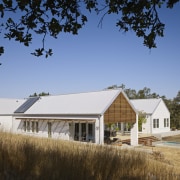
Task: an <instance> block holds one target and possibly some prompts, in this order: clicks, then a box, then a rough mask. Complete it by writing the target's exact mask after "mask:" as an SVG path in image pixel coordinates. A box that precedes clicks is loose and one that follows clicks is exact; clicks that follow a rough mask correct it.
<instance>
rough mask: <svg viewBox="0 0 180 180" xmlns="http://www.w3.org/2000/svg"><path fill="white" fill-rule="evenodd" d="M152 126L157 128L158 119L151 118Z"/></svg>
mask: <svg viewBox="0 0 180 180" xmlns="http://www.w3.org/2000/svg"><path fill="white" fill-rule="evenodd" d="M153 128H159V119H153Z"/></svg>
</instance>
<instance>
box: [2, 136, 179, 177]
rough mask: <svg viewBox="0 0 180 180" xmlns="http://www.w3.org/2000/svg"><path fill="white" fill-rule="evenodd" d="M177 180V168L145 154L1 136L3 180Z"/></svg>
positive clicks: (111, 148)
mask: <svg viewBox="0 0 180 180" xmlns="http://www.w3.org/2000/svg"><path fill="white" fill-rule="evenodd" d="M153 178H154V179H163V180H165V179H167V180H168V179H174V180H176V179H177V180H178V179H179V178H180V174H178V173H177V172H176V171H175V169H174V166H172V165H168V164H167V163H162V162H160V161H157V160H155V159H153V158H152V156H151V155H149V154H148V153H145V152H141V151H136V150H127V149H125V150H123V149H120V148H116V147H111V146H97V145H94V144H84V143H83V144H82V143H73V142H68V141H60V140H52V139H40V138H33V137H28V136H22V135H12V134H8V133H0V179H2V180H3V179H13V180H16V179H18V180H21V179H22V180H28V179H30V180H32V179H33V180H36V179H51V180H54V179H58V180H74V179H78V180H91V179H92V180H109V179H111V180H119V179H124V180H127V179H138V180H139V179H143V180H144V179H153Z"/></svg>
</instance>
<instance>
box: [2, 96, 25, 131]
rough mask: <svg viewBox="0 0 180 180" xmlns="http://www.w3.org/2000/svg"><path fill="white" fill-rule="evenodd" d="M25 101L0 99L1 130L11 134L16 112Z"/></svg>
mask: <svg viewBox="0 0 180 180" xmlns="http://www.w3.org/2000/svg"><path fill="white" fill-rule="evenodd" d="M24 102H25V100H22V99H6V98H0V130H1V131H7V132H10V131H11V130H12V121H13V114H14V111H15V110H16V109H17V108H18V107H19V106H21V105H22V104H23V103H24Z"/></svg>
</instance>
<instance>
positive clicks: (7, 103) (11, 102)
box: [0, 98, 26, 115]
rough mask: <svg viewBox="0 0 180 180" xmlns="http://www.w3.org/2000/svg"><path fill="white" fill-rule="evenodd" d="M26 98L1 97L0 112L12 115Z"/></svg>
mask: <svg viewBox="0 0 180 180" xmlns="http://www.w3.org/2000/svg"><path fill="white" fill-rule="evenodd" d="M25 101H26V100H25V99H6V98H0V114H1V115H2V114H3V115H11V114H13V113H14V111H15V110H16V109H17V108H18V107H19V106H21V105H22V104H23V103H24V102H25Z"/></svg>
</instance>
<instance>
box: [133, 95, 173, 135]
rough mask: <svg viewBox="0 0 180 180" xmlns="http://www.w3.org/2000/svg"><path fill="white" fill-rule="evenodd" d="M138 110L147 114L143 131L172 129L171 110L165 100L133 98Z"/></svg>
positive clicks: (152, 131)
mask: <svg viewBox="0 0 180 180" xmlns="http://www.w3.org/2000/svg"><path fill="white" fill-rule="evenodd" d="M131 103H132V104H133V105H134V107H135V108H136V110H137V111H138V112H143V113H145V114H146V123H143V124H142V133H146V134H156V133H162V132H169V131H170V112H169V110H168V108H167V106H166V105H165V103H164V101H163V100H162V99H161V98H159V99H136V100H131Z"/></svg>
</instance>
